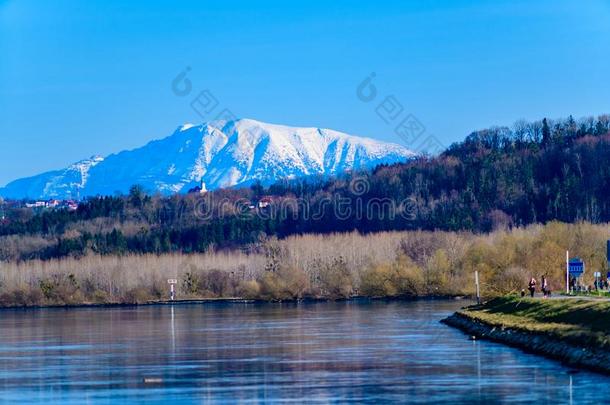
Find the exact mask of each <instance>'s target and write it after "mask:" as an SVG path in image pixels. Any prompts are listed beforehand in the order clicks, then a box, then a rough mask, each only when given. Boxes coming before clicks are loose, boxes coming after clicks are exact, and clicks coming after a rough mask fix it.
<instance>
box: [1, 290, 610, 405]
mask: <svg viewBox="0 0 610 405" xmlns="http://www.w3.org/2000/svg"><path fill="white" fill-rule="evenodd" d="M460 304H461V303H460V302H455V301H418V302H391V303H386V302H374V303H367V302H340V303H315V304H311V303H310V304H256V305H255V304H252V305H243V304H218V305H178V306H173V307H172V306H148V307H139V308H135V307H134V308H115V309H45V310H6V311H0V331H1V333H0V399H2V400H3V401H7V402H15V403H24V402H26V401H30V402H61V403H69V402H73V403H83V402H87V403H98V402H99V403H111V402H112V403H119V402H128V401H133V402H147V403H151V402H152V403H167V401H168V400H173V401H181V403H188V402H196V403H201V402H227V403H239V402H254V403H263V402H272V401H278V402H284V401H288V400H291V399H292V400H300V399H303V400H305V401H306V402H322V403H327V402H342V401H347V400H351V401H358V402H383V401H393V402H411V403H412V402H430V401H449V402H452V403H455V402H464V403H466V402H468V403H472V402H473V401H474V402H498V401H501V402H504V401H522V402H529V401H533V400H536V401H542V402H552V403H568V402H572V400H573V401H574V403H577V402H589V401H598V402H602V401H603V402H606V398H607V397H608V386H609V384H610V378H607V377H604V376H601V375H596V374H592V373H587V372H577V373H574V371H573V370H571V369H569V368H566V367H564V366H562V365H560V364H559V363H556V362H553V361H549V360H545V359H543V358H540V357H537V356H534V355H530V354H524V353H522V352H520V351H518V350H516V349H511V348H508V347H505V346H502V345H498V344H494V343H490V342H484V341H469V340H467V339H466V337H465V336H464V335H463V334H462V333H460V332H459V331H456V330H454V329H452V328H449V327H447V326H444V325H442V324H440V323H439V322H438V321H439V320H440V319H441V318H442V317H444V316H446V315H448V314H449V313H451V312H452V311H453V310H455V309H456V308H457V307H459V306H460Z"/></svg>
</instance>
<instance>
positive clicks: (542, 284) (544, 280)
mask: <svg viewBox="0 0 610 405" xmlns="http://www.w3.org/2000/svg"><path fill="white" fill-rule="evenodd" d="M548 289H549V281H548V280H547V278H546V276H542V278H541V279H540V290H541V291H542V294H543V295H544V298H546V297H548V295H549V293H548Z"/></svg>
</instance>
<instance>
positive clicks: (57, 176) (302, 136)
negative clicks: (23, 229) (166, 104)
mask: <svg viewBox="0 0 610 405" xmlns="http://www.w3.org/2000/svg"><path fill="white" fill-rule="evenodd" d="M414 156H415V153H414V152H412V151H410V150H408V149H406V148H404V147H402V146H400V145H397V144H391V143H384V142H380V141H377V140H374V139H370V138H362V137H357V136H353V135H348V134H345V133H342V132H338V131H334V130H330V129H320V128H314V127H307V128H299V127H289V126H285V125H277V124H269V123H264V122H260V121H256V120H252V119H237V120H233V121H227V120H218V121H210V122H207V123H203V124H200V125H193V124H184V125H182V126H180V127H179V128H178V129H177V130H176V131H175V132H174V133H173V134H172V135H170V136H169V137H167V138H164V139H161V140H156V141H152V142H149V143H148V144H146V145H145V146H143V147H141V148H138V149H134V150H130V151H123V152H120V153H117V154H113V155H110V156H108V157H106V158H103V157H101V156H93V157H91V158H90V159H85V160H82V161H80V162H77V163H75V164H73V165H71V166H69V167H68V168H66V169H64V170H58V171H54V172H49V173H43V174H41V175H38V176H35V177H31V178H27V179H21V180H16V181H14V182H12V183H10V184H8V185H7V186H6V187H4V188H0V196H5V197H12V198H24V197H29V198H75V197H77V196H80V197H84V196H90V195H98V194H99V195H109V194H114V193H115V192H117V191H118V192H122V193H125V192H127V191H128V190H129V187H131V186H132V185H133V184H140V185H142V186H143V187H144V188H145V189H148V190H150V191H158V192H161V193H163V194H171V193H176V192H185V191H186V190H188V189H189V188H191V187H193V186H194V185H198V184H201V182H204V183H205V185H206V187H207V189H216V188H220V187H231V186H239V185H247V184H249V183H252V182H254V181H261V182H263V183H267V184H268V183H271V182H274V181H277V180H280V179H285V178H297V177H303V176H310V175H323V176H330V175H336V174H340V173H342V172H344V171H346V170H354V169H363V168H370V167H373V166H376V165H378V164H382V163H395V162H400V161H405V160H407V159H409V158H412V157H414Z"/></svg>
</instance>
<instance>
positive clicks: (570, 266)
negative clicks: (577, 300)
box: [566, 251, 585, 293]
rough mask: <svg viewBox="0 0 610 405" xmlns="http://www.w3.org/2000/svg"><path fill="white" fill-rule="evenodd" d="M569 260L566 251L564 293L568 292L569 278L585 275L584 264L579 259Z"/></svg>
mask: <svg viewBox="0 0 610 405" xmlns="http://www.w3.org/2000/svg"><path fill="white" fill-rule="evenodd" d="M568 258H569V253H568V252H567V251H566V291H567V292H568V293H569V292H570V281H569V280H570V277H575V278H578V277H580V276H582V275H583V274H584V273H585V262H584V261H582V260H581V259H580V258H579V257H574V258H572V259H568Z"/></svg>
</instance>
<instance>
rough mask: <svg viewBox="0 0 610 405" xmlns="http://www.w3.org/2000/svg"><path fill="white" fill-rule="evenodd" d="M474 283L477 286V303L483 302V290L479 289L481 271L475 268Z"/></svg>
mask: <svg viewBox="0 0 610 405" xmlns="http://www.w3.org/2000/svg"><path fill="white" fill-rule="evenodd" d="M474 283H475V284H476V286H477V304H480V303H481V291H480V290H479V272H478V271H476V270H475V272H474Z"/></svg>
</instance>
